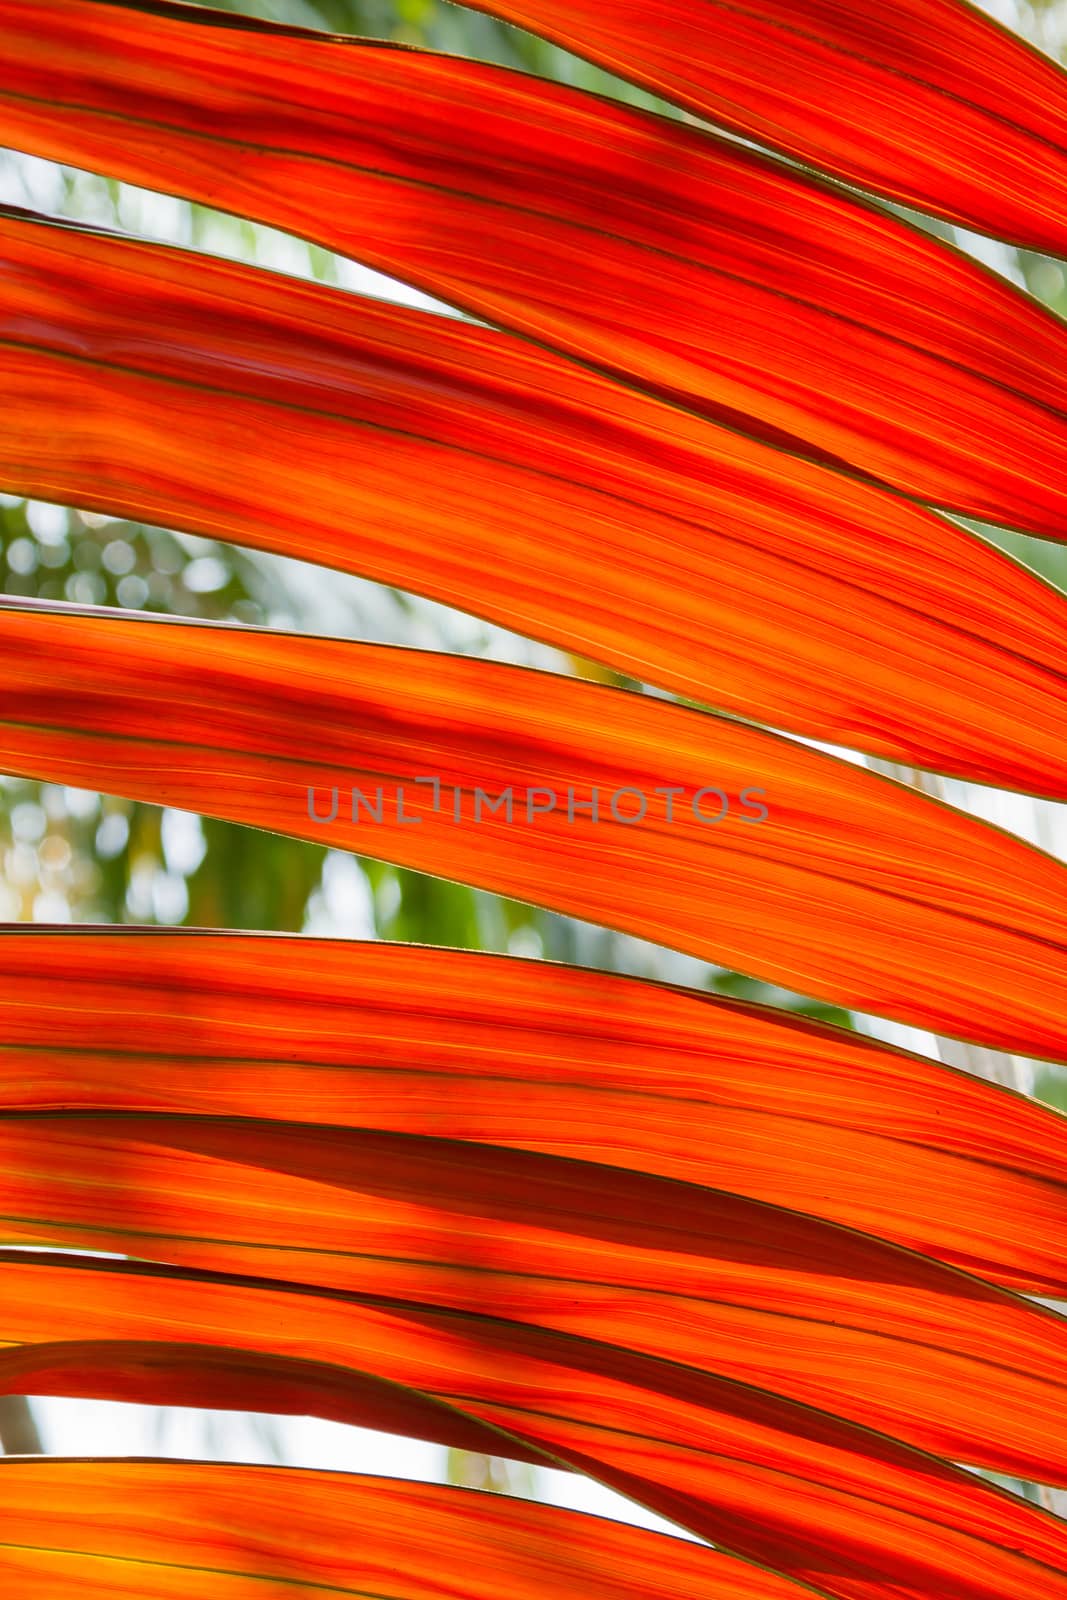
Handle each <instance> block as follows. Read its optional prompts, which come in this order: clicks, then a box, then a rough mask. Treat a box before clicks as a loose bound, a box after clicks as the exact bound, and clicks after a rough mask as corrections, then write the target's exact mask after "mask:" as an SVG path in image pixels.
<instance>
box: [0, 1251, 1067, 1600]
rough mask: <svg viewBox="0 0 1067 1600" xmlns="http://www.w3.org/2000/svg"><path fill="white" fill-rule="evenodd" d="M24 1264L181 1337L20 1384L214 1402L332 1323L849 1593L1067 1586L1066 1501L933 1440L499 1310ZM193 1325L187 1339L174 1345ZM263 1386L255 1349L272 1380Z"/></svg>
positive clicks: (464, 1399)
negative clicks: (985, 1468)
mask: <svg viewBox="0 0 1067 1600" xmlns="http://www.w3.org/2000/svg"><path fill="white" fill-rule="evenodd" d="M13 1266H14V1268H15V1271H14V1272H13V1273H12V1274H10V1275H8V1274H6V1273H5V1279H4V1281H5V1282H7V1281H9V1279H11V1280H13V1279H14V1278H15V1276H16V1274H17V1275H19V1276H21V1277H22V1278H24V1279H25V1278H27V1277H28V1276H29V1275H30V1274H34V1273H36V1274H38V1281H37V1284H36V1285H33V1284H28V1285H27V1288H28V1290H29V1292H30V1294H29V1296H28V1297H27V1308H28V1314H29V1315H30V1316H31V1317H36V1318H37V1320H38V1323H39V1325H40V1324H41V1322H42V1319H43V1320H44V1321H46V1320H47V1318H48V1316H49V1314H50V1312H49V1306H50V1304H52V1305H54V1304H55V1303H57V1301H58V1302H59V1303H60V1304H61V1306H62V1309H61V1310H60V1313H59V1315H60V1317H61V1318H66V1317H69V1314H70V1306H71V1296H72V1295H73V1294H76V1293H77V1287H76V1278H77V1276H78V1275H79V1274H85V1273H88V1274H89V1282H88V1284H87V1285H86V1289H87V1299H86V1301H85V1302H84V1305H82V1304H79V1305H78V1310H79V1311H82V1310H84V1314H85V1318H86V1320H87V1321H89V1322H91V1321H92V1320H93V1319H94V1317H95V1318H96V1319H97V1320H98V1321H99V1322H103V1323H105V1324H108V1325H110V1326H111V1327H112V1328H114V1327H117V1326H124V1327H125V1328H126V1329H128V1330H132V1329H133V1328H134V1327H136V1326H137V1325H140V1327H142V1328H145V1329H148V1328H152V1327H154V1328H155V1329H157V1330H159V1332H160V1333H161V1334H162V1336H163V1339H164V1347H163V1348H160V1347H159V1346H158V1345H157V1344H156V1343H155V1341H154V1340H152V1339H151V1338H150V1339H149V1341H148V1342H144V1340H143V1338H142V1340H141V1341H136V1340H134V1341H132V1342H131V1341H130V1340H126V1341H121V1342H119V1343H116V1342H115V1341H114V1339H111V1340H104V1341H103V1342H101V1343H100V1344H99V1345H98V1346H96V1347H95V1352H96V1353H94V1346H93V1345H92V1344H91V1343H85V1342H82V1343H80V1344H77V1345H74V1346H69V1345H65V1344H59V1345H55V1344H50V1343H45V1344H42V1345H40V1346H38V1347H33V1348H31V1347H26V1346H24V1347H21V1348H17V1349H13V1350H11V1351H8V1352H6V1353H4V1354H0V1391H2V1390H4V1389H15V1390H16V1391H19V1390H22V1389H26V1388H28V1389H30V1390H31V1391H32V1392H46V1393H59V1394H84V1393H89V1394H94V1395H108V1394H114V1393H117V1394H118V1395H119V1396H121V1397H128V1396H130V1395H131V1394H132V1395H134V1396H136V1397H137V1398H141V1399H155V1400H160V1401H162V1400H167V1399H170V1400H172V1401H178V1402H185V1403H188V1402H189V1400H190V1399H195V1397H196V1395H197V1386H198V1383H199V1382H200V1381H201V1380H200V1377H199V1376H198V1372H200V1371H202V1373H203V1375H204V1377H205V1379H206V1383H207V1393H208V1394H209V1395H210V1396H211V1397H214V1396H215V1395H216V1394H217V1382H218V1375H219V1373H220V1372H224V1371H226V1370H229V1371H230V1372H232V1373H233V1375H234V1386H233V1390H232V1397H233V1401H234V1402H235V1403H239V1401H240V1398H241V1392H242V1391H241V1385H240V1379H239V1374H238V1370H237V1368H236V1366H235V1365H233V1364H231V1365H230V1366H229V1367H227V1366H226V1364H225V1362H224V1360H223V1361H220V1353H219V1347H220V1346H221V1347H222V1348H223V1349H225V1347H227V1346H229V1347H236V1348H239V1349H248V1348H256V1347H257V1346H259V1345H261V1344H264V1343H265V1344H266V1345H267V1346H268V1347H269V1348H271V1349H277V1348H278V1346H279V1345H280V1344H288V1345H290V1346H291V1345H292V1344H293V1343H300V1342H301V1341H303V1344H304V1346H305V1347H306V1346H307V1345H308V1344H311V1343H313V1342H314V1341H315V1340H316V1338H317V1339H318V1341H319V1346H318V1347H319V1349H320V1350H321V1349H322V1347H323V1338H324V1336H325V1337H330V1338H332V1347H333V1349H334V1351H335V1352H336V1354H335V1356H334V1358H333V1360H334V1365H333V1367H332V1369H331V1370H332V1377H331V1378H330V1383H331V1384H332V1385H333V1386H335V1387H336V1385H337V1384H338V1382H339V1381H340V1379H341V1374H340V1372H339V1370H338V1367H337V1365H336V1363H337V1362H338V1361H339V1362H340V1364H341V1366H348V1365H355V1367H356V1368H357V1371H358V1372H360V1373H362V1372H364V1371H366V1370H370V1371H372V1372H375V1373H378V1374H380V1375H382V1376H384V1377H386V1378H387V1379H389V1380H390V1381H392V1382H397V1383H403V1384H410V1385H412V1386H413V1387H415V1388H417V1389H420V1390H422V1391H424V1392H426V1393H428V1394H430V1395H432V1396H434V1397H436V1398H437V1399H439V1400H442V1401H444V1402H445V1403H446V1404H447V1405H452V1406H456V1407H459V1408H460V1409H461V1410H463V1411H466V1412H470V1413H471V1414H473V1415H475V1416H477V1417H480V1418H482V1419H484V1420H485V1421H487V1422H488V1423H490V1424H491V1425H492V1426H495V1427H500V1428H503V1429H505V1430H506V1431H507V1432H508V1433H510V1434H517V1435H518V1436H519V1437H520V1438H522V1439H524V1440H525V1441H527V1442H528V1443H532V1444H534V1445H535V1446H536V1447H539V1448H541V1449H544V1450H546V1451H548V1452H550V1453H551V1454H553V1455H555V1456H559V1457H561V1458H563V1460H564V1461H566V1462H568V1463H569V1464H571V1465H572V1466H576V1467H580V1468H582V1469H584V1470H587V1471H592V1472H593V1473H594V1474H595V1475H596V1476H597V1477H598V1478H600V1479H601V1480H602V1481H604V1482H605V1483H607V1484H609V1485H610V1486H612V1487H614V1488H616V1489H618V1490H620V1491H621V1492H622V1493H625V1494H629V1495H630V1496H631V1497H632V1498H635V1499H637V1500H640V1501H642V1502H643V1503H644V1504H646V1505H648V1506H649V1507H650V1508H652V1509H654V1510H658V1511H659V1512H661V1513H662V1514H664V1515H666V1516H669V1517H672V1518H673V1519H674V1520H676V1521H677V1522H679V1524H680V1525H682V1526H685V1527H688V1528H689V1529H691V1530H692V1531H693V1532H696V1533H699V1534H701V1535H702V1536H704V1537H707V1538H710V1539H712V1540H714V1541H715V1542H716V1543H719V1544H721V1545H724V1546H725V1547H727V1548H729V1549H732V1550H734V1551H736V1552H737V1553H739V1554H742V1555H745V1556H747V1557H748V1558H749V1559H753V1560H756V1561H758V1562H761V1563H765V1564H767V1565H769V1566H771V1567H773V1568H776V1569H778V1570H780V1571H782V1572H783V1573H787V1574H790V1575H792V1576H796V1577H799V1578H800V1579H802V1580H803V1581H807V1582H811V1583H814V1584H815V1585H816V1586H817V1587H818V1588H819V1589H820V1590H823V1591H825V1592H826V1593H827V1594H830V1595H835V1596H840V1597H842V1600H853V1597H854V1600H874V1597H876V1596H878V1597H881V1596H884V1595H885V1594H887V1593H892V1594H894V1595H899V1596H902V1597H907V1600H912V1597H914V1600H919V1597H922V1600H926V1597H927V1596H928V1595H929V1594H930V1593H931V1588H932V1589H933V1591H934V1592H939V1591H941V1590H944V1589H949V1588H950V1589H951V1592H952V1593H953V1595H954V1596H959V1600H1009V1597H1010V1600H1039V1597H1040V1600H1058V1597H1060V1596H1062V1595H1063V1594H1067V1529H1065V1528H1064V1526H1063V1525H1062V1524H1060V1523H1058V1522H1057V1520H1056V1519H1055V1518H1051V1517H1048V1516H1046V1515H1045V1514H1043V1513H1041V1512H1039V1511H1037V1510H1036V1509H1035V1508H1034V1507H1033V1506H1030V1505H1027V1504H1026V1502H1024V1501H1021V1500H1018V1499H1015V1498H1014V1497H1012V1496H1008V1495H1004V1494H1002V1493H1000V1492H999V1491H996V1490H993V1489H991V1488H990V1487H989V1486H988V1485H987V1484H985V1483H982V1482H981V1481H980V1480H978V1479H976V1478H974V1477H973V1476H971V1475H970V1474H968V1473H964V1472H961V1471H959V1470H958V1469H956V1468H953V1467H949V1466H947V1465H945V1464H944V1463H943V1462H940V1461H938V1460H936V1459H935V1458H933V1457H931V1456H924V1455H922V1454H920V1453H918V1452H916V1451H914V1450H911V1449H908V1448H906V1447H905V1446H903V1445H901V1444H898V1443H895V1442H894V1441H892V1440H890V1439H887V1438H885V1437H884V1436H881V1435H879V1434H877V1433H872V1432H869V1431H867V1430H865V1429H863V1428H858V1427H856V1426H854V1425H851V1424H848V1423H845V1422H842V1421H840V1420H839V1419H837V1418H835V1417H833V1416H830V1415H828V1414H827V1413H825V1412H820V1411H818V1410H814V1409H810V1408H807V1407H805V1406H800V1405H797V1404H795V1403H794V1402H790V1401H787V1400H785V1399H783V1398H781V1397H780V1396H775V1395H771V1394H769V1393H767V1392H766V1391H763V1390H760V1389H757V1388H750V1387H748V1386H746V1385H743V1384H738V1383H736V1382H730V1381H725V1380H723V1379H720V1378H715V1377H713V1376H711V1375H710V1374H706V1373H700V1372H697V1371H694V1370H693V1369H691V1368H687V1367H684V1366H679V1365H676V1364H674V1363H671V1362H666V1361H662V1360H654V1359H651V1358H649V1357H646V1356H642V1355H640V1354H633V1353H630V1352H627V1351H625V1350H623V1349H620V1348H618V1347H616V1346H611V1345H605V1344H602V1343H599V1342H597V1341H594V1340H591V1339H577V1338H568V1337H565V1336H562V1335H560V1334H558V1333H554V1332H552V1331H549V1330H543V1329H538V1328H532V1327H528V1326H522V1325H520V1324H516V1323H513V1322H508V1321H504V1320H501V1319H499V1318H496V1317H493V1316H491V1315H474V1314H470V1313H460V1312H455V1311H446V1310H438V1309H434V1308H432V1307H412V1306H397V1305H390V1304H388V1303H386V1302H380V1301H379V1302H373V1301H367V1299H366V1297H363V1296H359V1295H352V1294H348V1295H340V1296H339V1295H337V1294H336V1293H335V1294H332V1295H325V1294H323V1293H322V1292H321V1291H320V1292H312V1291H304V1292H303V1294H301V1295H299V1297H295V1296H294V1291H293V1289H291V1288H286V1287H285V1286H284V1285H278V1284H271V1283H249V1282H247V1281H246V1280H241V1279H238V1280H237V1281H236V1282H233V1281H229V1282H228V1281H226V1280H224V1279H220V1278H218V1277H217V1275H213V1274H211V1273H207V1272H203V1271H201V1272H188V1271H187V1272H185V1273H182V1272H180V1271H178V1270H177V1269H170V1270H166V1269H161V1268H152V1267H149V1266H144V1267H140V1266H137V1265H135V1264H127V1263H119V1262H109V1261H100V1260H95V1261H87V1262H84V1263H81V1262H78V1261H75V1260H72V1259H68V1260H66V1261H64V1262H63V1263H62V1264H58V1263H57V1264H50V1265H46V1266H44V1267H43V1268H42V1267H39V1266H38V1265H37V1264H35V1263H34V1262H32V1261H29V1260H26V1259H25V1258H24V1259H23V1260H22V1261H15V1262H14V1263H13ZM63 1274H66V1278H65V1280H64V1278H63V1277H62V1275H63ZM123 1280H126V1283H125V1292H123V1288H124V1283H123ZM130 1280H132V1282H131V1281H130ZM134 1284H135V1285H136V1293H131V1292H130V1289H131V1288H132V1287H133V1285H134ZM109 1286H110V1287H109ZM34 1288H36V1290H37V1292H38V1293H39V1295H40V1299H39V1301H38V1303H37V1305H36V1307H34V1306H33V1304H32V1300H31V1298H30V1296H32V1294H33V1292H34ZM167 1330H169V1333H168V1331H167ZM175 1331H177V1332H178V1334H179V1336H180V1338H181V1340H182V1343H183V1345H184V1346H185V1351H184V1353H182V1352H181V1351H176V1350H174V1348H173V1347H172V1346H170V1344H169V1342H168V1341H169V1339H170V1338H173V1335H174V1333H175ZM158 1336H159V1335H158V1334H157V1337H158ZM198 1345H200V1346H201V1347H202V1362H201V1363H198V1360H197V1354H198V1352H197V1346H198ZM281 1377H282V1381H283V1383H285V1382H287V1379H286V1377H285V1375H284V1374H282V1375H281ZM264 1381H265V1370H264V1369H263V1367H262V1366H257V1365H255V1364H254V1365H253V1367H252V1370H251V1372H250V1379H249V1382H250V1386H251V1389H252V1392H253V1393H254V1394H255V1395H256V1396H257V1397H262V1394H263V1383H264ZM361 1390H362V1380H360V1382H359V1383H358V1385H357V1391H361ZM427 1415H428V1413H427ZM816 1518H817V1528H816V1527H815V1526H813V1519H816Z"/></svg>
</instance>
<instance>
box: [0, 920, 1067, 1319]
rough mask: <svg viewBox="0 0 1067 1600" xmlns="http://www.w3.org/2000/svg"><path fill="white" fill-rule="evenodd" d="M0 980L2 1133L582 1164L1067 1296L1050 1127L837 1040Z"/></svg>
mask: <svg viewBox="0 0 1067 1600" xmlns="http://www.w3.org/2000/svg"><path fill="white" fill-rule="evenodd" d="M0 965H2V967H3V971H4V974H5V980H6V984H5V988H4V990H3V992H2V993H0V1100H2V1103H3V1105H4V1107H5V1108H6V1109H7V1110H9V1111H18V1110H25V1111H47V1110H58V1109H63V1108H70V1109H81V1110H111V1111H123V1112H127V1111H135V1112H179V1113H186V1114H208V1115H212V1114H213V1115H228V1116H238V1117H272V1118H278V1119H280V1120H282V1121H299V1122H304V1123H321V1124H325V1125H333V1126H362V1127H374V1128H379V1129H383V1130H388V1131H392V1132H394V1133H400V1134H414V1135H421V1136H439V1137H442V1138H446V1139H470V1140H476V1141H479V1142H482V1143H487V1144H496V1145H508V1146H511V1147H514V1148H518V1149H529V1150H540V1151H542V1152H544V1153H546V1154H551V1155H558V1156H577V1157H580V1158H582V1159H583V1160H589V1161H599V1162H604V1163H607V1164H608V1165H614V1166H617V1167H628V1168H634V1169H636V1170H638V1171H642V1170H643V1171H647V1172H652V1173H658V1174H660V1175H661V1176H664V1177H670V1178H679V1179H683V1180H686V1181H689V1182H693V1183H697V1184H701V1185H706V1186H710V1187H712V1188H717V1189H729V1190H732V1191H734V1192H735V1193H737V1194H742V1195H749V1196H751V1197H752V1198H753V1199H756V1200H764V1201H768V1202H772V1203H777V1204H780V1205H785V1206H792V1207H794V1208H796V1209H799V1210H801V1211H807V1212H812V1213H815V1214H817V1215H822V1216H825V1217H827V1218H828V1219H829V1220H831V1221H835V1222H841V1223H845V1224H847V1225H850V1226H853V1227H856V1228H859V1229H861V1230H863V1231H865V1232H869V1233H875V1234H879V1235H881V1236H884V1237H886V1238H890V1239H894V1240H895V1241H896V1242H898V1243H901V1244H904V1245H908V1246H911V1247H912V1248H915V1249H918V1250H920V1251H922V1252H924V1253H925V1254H928V1255H932V1256H935V1257H938V1258H940V1259H941V1260H943V1261H945V1262H947V1263H948V1264H949V1265H953V1266H959V1267H963V1268H965V1269H968V1270H970V1271H974V1272H978V1273H981V1274H983V1275H985V1276H986V1277H989V1278H992V1279H994V1280H998V1281H1000V1282H1002V1283H1005V1284H1007V1285H1009V1286H1011V1287H1014V1288H1017V1289H1023V1290H1029V1291H1031V1292H1034V1293H1040V1294H1045V1295H1051V1296H1057V1295H1058V1296H1059V1297H1061V1298H1067V1269H1065V1266H1064V1261H1063V1252H1062V1247H1061V1244H1060V1239H1061V1237H1062V1234H1063V1231H1064V1226H1065V1221H1067V1218H1065V1209H1064V1196H1065V1194H1067V1151H1065V1146H1064V1138H1063V1122H1062V1120H1061V1119H1060V1118H1059V1117H1057V1115H1056V1114H1055V1113H1054V1112H1051V1111H1049V1110H1047V1109H1045V1108H1043V1107H1040V1106H1037V1105H1035V1104H1034V1103H1033V1102H1032V1101H1028V1100H1025V1099H1023V1098H1022V1096H1019V1095H1013V1094H1009V1093H1007V1092H1006V1091H1004V1090H1001V1089H996V1088H994V1087H992V1086H991V1085H989V1084H986V1083H982V1082H981V1081H977V1080H975V1079H973V1078H969V1077H966V1076H964V1075H963V1074H961V1073H956V1072H952V1071H951V1070H949V1069H947V1068H945V1067H941V1066H937V1065H934V1064H932V1063H930V1062H929V1061H927V1060H925V1059H923V1058H922V1057H919V1056H911V1055H908V1054H906V1053H904V1052H902V1051H898V1050H893V1049H890V1048H889V1047H888V1046H885V1045H879V1044H876V1043H874V1042H873V1041H868V1040H865V1039H862V1038H859V1037H857V1036H856V1035H855V1034H851V1033H846V1032H843V1031H839V1030H836V1029H830V1028H826V1027H822V1026H820V1025H818V1024H816V1023H811V1022H808V1021H806V1020H804V1019H802V1018H797V1017H794V1016H790V1015H788V1014H787V1013H782V1012H778V1011H772V1010H769V1009H765V1008H759V1007H754V1006H745V1005H740V1004H737V1003H733V1002H729V1001H725V1000H722V999H719V998H711V997H702V996H699V995H696V994H694V993H692V992H687V991H684V990H672V989H669V988H666V987H663V986H662V985H652V984H647V983H637V982H634V981H633V980H631V979H626V978H622V977H618V976H614V975H610V974H604V973H594V972H588V971H583V970H581V969H577V968H568V967H562V966H556V965H553V964H543V963H537V964H532V963H530V962H528V961H517V960H506V959H499V958H493V957H488V956H480V955H472V954H468V953H465V952H460V951H455V950H435V949H412V948H409V947H406V946H397V945H381V944H364V943H359V942H357V943H352V942H349V941H347V940H346V941H339V942H334V941H324V940H315V941H309V940H307V939H292V938H271V939H266V938H263V937H259V936H255V937H249V936H233V935H227V934H208V933H196V934H191V933H180V934H178V933H166V932H163V931H162V930H156V931H150V932H135V931H133V930H129V929H122V930H104V931H97V930H89V929H77V930H73V929H72V930H68V931H64V932H60V931H49V930H46V929H34V930H27V931H24V932H14V931H8V932H7V933H5V934H4V935H3V938H2V941H0ZM886 1173H892V1182H887V1181H886V1176H885V1175H886Z"/></svg>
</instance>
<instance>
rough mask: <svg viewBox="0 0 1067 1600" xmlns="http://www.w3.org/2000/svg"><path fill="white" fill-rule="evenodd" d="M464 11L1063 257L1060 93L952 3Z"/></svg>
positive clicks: (610, 0)
mask: <svg viewBox="0 0 1067 1600" xmlns="http://www.w3.org/2000/svg"><path fill="white" fill-rule="evenodd" d="M472 3H473V4H474V6H475V9H477V10H480V11H490V12H493V13H494V14H495V15H496V16H499V17H504V18H505V19H506V20H507V21H509V22H514V23H518V24H519V25H520V26H521V27H526V28H531V29H532V30H533V31H534V32H535V33H541V34H544V35H545V37H546V38H550V39H554V40H556V41H558V42H559V43H560V44H564V45H567V46H568V47H569V48H570V49H572V50H575V51H577V52H578V53H579V54H580V55H585V56H588V57H590V58H591V59H592V60H594V61H598V62H600V63H601V64H602V65H604V66H606V67H608V68H610V69H611V70H612V71H613V72H617V73H618V74H619V75H620V76H621V77H624V78H630V79H632V80H633V81H634V82H636V83H639V84H642V85H643V86H644V87H645V88H647V89H651V90H653V91H654V92H655V93H657V94H660V95H662V96H663V97H664V98H665V99H667V100H673V101H676V102H677V103H678V104H679V105H684V106H687V107H688V108H689V110H691V111H695V112H696V113H697V114H698V115H699V116H705V117H708V118H710V120H711V121H712V122H719V123H721V124H722V125H723V126H724V127H727V128H732V129H733V130H734V131H735V132H737V133H741V134H743V135H745V137H747V138H751V139H756V140H758V141H760V142H762V143H766V144H769V145H772V146H776V147H777V148H779V149H781V150H784V151H786V152H787V153H788V154H789V155H792V156H795V157H798V158H799V159H800V160H801V161H810V162H811V163H812V164H813V165H814V166H817V167H822V168H823V169H824V170H825V171H827V172H831V173H833V174H834V175H835V176H836V177H839V178H845V179H847V180H848V181H849V182H850V183H856V184H858V185H859V186H860V187H861V188H869V189H872V190H874V191H875V192H876V193H880V194H884V195H887V196H888V197H889V198H890V199H893V200H899V201H901V202H903V204H904V205H909V206H914V207H915V208H916V209H917V210H919V211H931V212H933V213H935V214H936V215H938V216H942V217H947V218H948V219H949V220H950V221H953V222H961V223H964V224H965V225H966V226H967V227H969V228H975V229H977V230H978V231H979V232H982V233H993V234H997V235H999V236H1002V237H1003V238H1005V239H1008V240H1010V241H1012V242H1013V243H1015V244H1021V245H1026V246H1027V247H1028V248H1029V249H1031V250H1044V251H1047V252H1049V253H1050V254H1053V255H1056V254H1059V255H1063V254H1067V224H1065V222H1064V217H1065V215H1067V79H1065V77H1064V74H1063V73H1062V71H1061V70H1060V69H1059V68H1058V67H1057V66H1056V65H1055V64H1054V63H1053V62H1052V61H1050V60H1049V59H1048V58H1047V57H1046V56H1044V55H1042V54H1041V53H1040V52H1039V51H1037V50H1035V49H1033V48H1032V47H1031V46H1030V45H1028V44H1025V43H1024V42H1023V41H1022V40H1021V39H1020V38H1018V37H1017V36H1016V35H1014V34H1012V33H1009V32H1008V31H1007V30H1006V29H1004V28H1002V27H1000V26H998V25H997V24H996V23H995V22H993V21H992V20H991V19H990V18H989V17H987V16H983V15H982V13H981V12H980V11H978V10H977V8H975V7H972V6H970V5H964V4H960V3H959V0H885V3H884V4H879V5H878V6H876V7H872V6H869V5H866V4H864V3H863V0H742V3H740V4H739V3H737V0H660V3H659V4H657V5H655V6H649V5H646V4H643V3H641V0H472ZM152 9H153V10H162V9H163V8H162V7H161V6H159V5H157V4H153V6H152Z"/></svg>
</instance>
